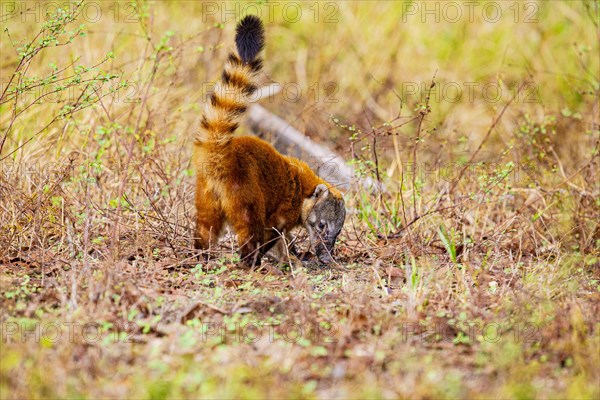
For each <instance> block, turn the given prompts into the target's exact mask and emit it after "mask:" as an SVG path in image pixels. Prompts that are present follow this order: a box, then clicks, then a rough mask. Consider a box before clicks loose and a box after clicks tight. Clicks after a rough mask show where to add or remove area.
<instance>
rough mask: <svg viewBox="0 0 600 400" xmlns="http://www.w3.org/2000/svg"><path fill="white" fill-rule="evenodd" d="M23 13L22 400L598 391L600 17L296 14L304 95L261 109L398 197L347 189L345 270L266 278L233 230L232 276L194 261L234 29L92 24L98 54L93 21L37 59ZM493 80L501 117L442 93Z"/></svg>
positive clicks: (279, 65) (168, 9) (16, 262)
mask: <svg viewBox="0 0 600 400" xmlns="http://www.w3.org/2000/svg"><path fill="white" fill-rule="evenodd" d="M7 4H8V3H2V6H3V7H4V8H3V12H4V13H5V14H4V16H7V18H4V17H3V29H4V26H6V28H7V29H8V33H6V32H5V33H3V36H2V44H1V45H0V49H1V50H2V55H1V68H0V70H1V71H2V81H3V87H2V91H3V94H2V99H1V101H0V111H1V112H2V115H1V116H0V122H1V126H2V129H1V130H0V132H1V136H0V143H2V149H1V150H0V163H1V164H0V167H1V168H2V169H1V172H2V174H0V219H1V220H2V226H1V228H0V266H1V270H0V271H1V273H0V279H1V280H0V287H1V288H2V296H1V297H0V304H1V306H2V307H1V310H2V311H1V312H0V319H1V322H2V341H1V343H0V345H1V346H2V349H1V357H2V358H1V364H0V380H1V381H0V397H1V398H3V399H4V398H67V397H69V398H72V397H77V398H107V397H110V398H199V397H208V398H232V397H236V398H239V397H241V398H264V397H271V398H282V397H285V398H290V397H293V398H296V397H302V398H304V397H306V398H465V397H470V398H590V399H591V398H598V397H599V396H600V390H599V384H600V359H599V354H600V321H599V319H598V315H600V306H599V304H600V301H599V300H600V284H599V280H600V252H599V250H598V249H599V247H600V228H599V222H598V221H600V204H599V200H598V199H599V198H600V184H599V178H600V177H599V173H598V170H599V165H598V164H599V152H598V149H599V138H600V132H599V130H598V126H599V125H598V124H599V120H598V106H599V103H598V93H599V85H600V83H599V82H600V72H599V71H598V68H599V65H598V58H597V54H598V52H599V49H598V40H597V39H598V38H599V37H600V35H599V33H598V25H597V21H598V19H597V18H595V17H594V13H595V15H597V13H598V9H597V5H596V4H595V3H589V4H587V6H586V4H585V3H574V2H552V3H551V5H549V4H548V3H535V4H537V5H538V11H537V13H536V17H537V19H538V22H530V23H526V22H523V21H522V20H521V21H520V22H518V23H515V22H514V18H513V15H512V14H506V13H508V12H509V9H508V7H509V6H510V4H504V5H503V7H504V8H503V10H504V12H505V17H504V18H502V19H500V20H499V21H498V22H497V23H485V21H483V20H482V18H481V17H477V18H476V19H475V20H474V21H472V22H469V21H468V20H466V19H461V20H460V21H459V22H456V23H448V22H444V21H442V22H441V23H439V24H434V23H421V22H420V17H421V15H420V14H419V15H417V16H411V15H408V14H407V9H406V8H405V7H406V4H405V3H404V5H403V3H399V2H398V3H395V2H379V3H377V4H375V3H373V2H339V3H331V4H334V5H336V7H337V8H335V9H336V10H337V14H336V16H337V18H338V23H326V22H325V21H324V19H325V18H324V16H323V15H324V13H325V12H326V11H330V10H328V9H325V8H321V13H322V14H321V16H320V17H319V18H318V21H316V22H315V21H314V18H312V16H311V14H309V13H310V12H311V11H310V9H309V8H308V6H309V5H308V4H305V5H304V8H303V10H304V18H303V19H302V20H301V21H300V22H297V23H290V22H289V21H286V20H285V19H284V18H282V17H281V14H276V15H274V21H273V22H272V23H269V24H267V34H268V44H267V49H266V54H265V55H266V68H265V69H266V71H267V72H266V73H265V75H264V76H263V77H262V79H264V81H265V82H270V81H277V82H281V83H283V84H285V83H294V86H293V87H295V88H299V89H300V90H301V94H302V95H301V96H300V97H299V98H298V101H286V98H285V97H284V96H283V95H282V94H280V95H278V96H275V97H274V98H273V99H265V100H263V101H262V103H263V104H264V105H265V106H266V107H268V108H269V109H271V110H273V111H274V112H276V113H278V114H280V115H284V116H286V118H287V119H288V120H289V121H290V122H291V123H293V124H294V125H296V126H298V127H299V128H301V129H303V130H304V131H306V132H307V134H309V135H310V136H312V137H313V138H315V139H316V140H320V141H323V142H326V143H331V144H332V146H334V144H333V143H335V147H336V149H337V150H338V151H339V152H340V153H341V154H344V156H345V157H347V159H348V160H349V161H350V160H352V161H351V162H352V163H353V165H354V166H355V168H356V169H357V171H358V172H359V174H360V175H361V176H368V177H371V178H373V179H375V180H379V181H381V182H382V183H383V184H384V185H385V187H386V188H387V191H386V192H383V193H373V192H370V191H368V190H366V189H365V188H362V187H358V186H354V187H353V188H352V189H350V190H349V191H347V192H346V193H345V196H346V199H347V204H348V208H349V216H348V218H347V223H346V226H345V228H344V230H343V233H342V235H341V237H340V240H339V243H338V246H337V261H338V264H337V265H336V266H334V267H332V268H325V267H321V266H318V265H315V264H308V265H307V266H306V268H304V269H296V270H290V269H289V267H287V266H274V265H272V264H271V263H269V262H267V261H265V262H264V265H265V268H264V269H261V270H257V271H247V270H241V269H238V268H237V265H236V262H237V255H236V252H235V246H234V244H233V242H234V241H233V238H232V237H231V236H230V235H229V236H227V237H225V238H224V239H223V240H222V241H221V243H220V248H219V249H216V251H217V253H218V257H217V260H215V261H211V262H209V263H204V264H197V261H196V258H195V253H194V252H193V251H192V249H191V241H192V240H191V239H192V228H193V222H192V221H193V218H194V210H193V202H192V198H193V190H194V189H193V183H194V180H193V171H190V155H191V143H190V138H191V137H192V135H193V131H194V130H195V129H196V128H195V127H196V126H197V124H198V122H199V115H200V110H201V109H202V107H201V103H202V100H203V97H204V94H205V93H206V88H207V83H208V82H210V81H212V79H213V78H215V77H216V76H218V73H219V72H220V68H221V65H222V60H223V59H224V56H225V53H226V51H227V49H228V46H229V44H230V43H231V39H232V25H233V21H227V23H225V24H222V25H219V24H218V25H215V23H221V22H224V21H222V20H221V14H217V15H214V16H212V17H210V18H208V20H207V21H205V22H202V18H201V15H202V11H203V8H202V7H204V6H203V5H202V4H201V3H196V2H175V3H166V2H165V3H159V2H149V3H144V2H141V3H93V4H100V5H101V10H102V11H103V14H102V15H103V17H102V18H101V19H100V20H99V21H97V22H93V23H90V22H89V21H87V22H88V23H87V26H86V27H84V28H83V30H84V31H85V32H86V33H87V35H86V36H83V37H81V36H79V35H78V32H76V31H75V30H76V27H77V26H79V22H81V21H83V20H84V18H83V17H82V16H81V15H80V16H79V17H78V19H76V21H74V22H73V23H70V24H68V25H66V30H67V31H73V34H70V33H69V32H65V33H63V34H58V35H57V39H58V41H59V43H65V44H64V45H60V46H55V44H56V43H54V42H52V41H49V42H47V44H49V46H48V47H45V48H43V49H40V50H39V51H34V50H35V49H36V48H37V47H36V46H35V45H34V46H33V47H31V48H29V49H27V48H22V47H21V46H22V45H23V44H25V43H27V42H28V41H31V40H32V39H33V37H34V35H32V33H31V32H37V31H38V30H40V29H41V25H42V23H41V21H35V20H34V18H33V17H31V18H30V19H26V20H25V23H21V22H20V20H21V18H23V17H22V16H21V15H20V14H15V13H13V12H12V11H11V12H9V11H10V10H12V9H10V8H7ZM35 4H36V3H33V2H31V3H26V5H27V6H31V7H34V10H35V7H36V5H35ZM87 4H88V7H89V4H90V3H87ZM131 4H133V5H131ZM327 4H329V3H327ZM430 4H435V3H430ZM440 4H443V3H440ZM217 5H220V6H222V7H224V5H223V4H220V3H217ZM17 6H19V5H18V4H17ZM322 6H323V7H324V6H325V4H323V5H322ZM84 7H85V4H84ZM111 7H112V8H111ZM403 7H404V8H403ZM586 7H587V8H586ZM594 7H596V8H594ZM115 10H119V14H118V15H117V14H115V12H116V11H115ZM88 11H89V12H90V14H88V15H93V14H92V13H91V12H92V9H91V8H88ZM204 11H206V9H205V10H204ZM131 12H133V14H132V15H133V16H134V17H135V18H134V21H133V22H131V23H129V22H127V19H126V16H127V15H129V13H131ZM403 12H404V14H403ZM205 15H206V13H205ZM403 15H406V18H407V20H406V22H402V23H399V21H401V20H402V18H403V17H402V16H403ZM51 21H54V25H50V26H47V27H46V30H45V31H43V32H42V33H43V34H42V35H40V36H39V37H38V38H37V39H36V40H34V41H33V43H34V44H35V43H37V44H38V45H39V43H41V42H40V41H39V40H40V38H44V37H45V38H52V37H53V35H56V32H58V33H60V29H59V30H57V31H56V32H55V33H52V31H51V29H52V26H55V27H56V26H58V27H62V25H61V19H60V18H57V17H55V18H53V19H51ZM374 21H377V22H376V23H375V22H374ZM71 36H73V40H72V42H71V43H66V41H68V38H69V37H71ZM573 41H575V43H573ZM11 42H12V44H11ZM44 46H45V45H44ZM18 48H21V49H20V50H19V51H17V50H16V49H18ZM32 49H33V50H32ZM19 52H20V53H21V56H19ZM109 52H112V54H110V55H109V56H108V57H107V56H106V55H107V53H109ZM22 60H24V61H22ZM51 63H54V64H55V65H56V72H54V73H53V72H52V70H53V67H52V65H51ZM80 65H81V66H87V67H93V66H96V65H97V67H96V68H95V69H94V68H91V69H89V70H88V69H85V67H83V68H81V69H79V68H78V66H80ZM63 69H64V70H63ZM14 71H21V74H13V72H14ZM52 75H55V76H56V78H55V80H52V79H50V80H49V79H48V78H47V77H49V76H52ZM11 77H14V79H13V80H12V81H11V84H10V85H7V82H8V81H9V80H10V79H11ZM432 80H433V81H434V82H435V85H434V86H433V87H431V82H432ZM56 82H62V83H61V84H62V85H65V87H64V88H62V89H60V90H59V92H60V93H59V94H52V93H51V92H52V90H56V88H57V86H56ZM469 82H470V83H476V84H477V85H478V86H477V87H478V88H482V87H483V86H484V85H486V84H488V85H489V84H494V85H496V86H497V87H501V88H503V90H502V96H500V97H499V98H498V99H494V100H493V101H492V100H491V99H490V98H489V97H487V98H486V97H485V96H484V95H483V94H482V92H480V91H479V89H476V90H475V92H474V93H473V97H472V98H470V96H468V93H467V92H463V96H462V97H461V98H460V99H456V101H454V100H452V101H450V100H449V97H448V96H451V95H450V94H449V92H444V90H445V89H448V88H449V87H450V86H449V85H453V84H456V85H458V86H459V87H461V88H462V89H463V90H467V89H466V88H467V87H468V86H466V85H465V83H469ZM331 83H333V86H331ZM414 85H417V87H418V88H419V90H418V93H416V94H413V95H410V91H411V90H413V88H414V87H415V86H414ZM288 87H289V88H292V86H288ZM4 88H7V91H6V92H4ZM111 88H112V89H114V90H111ZM519 88H520V90H519ZM42 89H43V90H42ZM117 89H118V90H117ZM290 90H291V89H290ZM311 90H312V92H311ZM315 93H317V94H318V96H316V95H315ZM407 93H408V94H407ZM515 94H518V96H516V97H515ZM38 96H41V97H40V98H39V99H38V98H37V97H38ZM529 96H531V97H529ZM526 99H533V101H531V102H529V101H526ZM288 100H289V98H288ZM331 100H334V101H331ZM400 100H402V101H400ZM401 104H402V107H400V105H401ZM65 106H67V107H65ZM399 110H400V111H399ZM4 138H5V139H6V140H5V141H4ZM415 166H416V167H415ZM299 241H300V245H301V246H306V245H307V243H306V239H305V238H304V237H303V235H302V234H301V233H300V239H299ZM58 334H60V336H58Z"/></svg>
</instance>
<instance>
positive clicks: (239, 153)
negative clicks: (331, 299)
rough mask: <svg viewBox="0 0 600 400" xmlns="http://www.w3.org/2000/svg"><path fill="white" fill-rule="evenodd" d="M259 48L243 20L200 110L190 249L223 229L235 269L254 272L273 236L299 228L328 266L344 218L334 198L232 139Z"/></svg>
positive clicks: (311, 176)
mask: <svg viewBox="0 0 600 400" xmlns="http://www.w3.org/2000/svg"><path fill="white" fill-rule="evenodd" d="M263 46H264V30H263V26H262V22H261V21H260V19H258V18H257V17H254V16H247V17H245V18H244V19H243V20H242V21H240V23H239V24H238V26H237V31H236V47H237V51H236V52H232V53H231V54H230V55H229V58H228V59H227V62H226V63H225V67H224V70H223V73H222V76H221V79H220V80H219V82H218V83H217V84H216V86H215V90H214V92H213V93H212V94H211V96H210V103H209V104H207V106H206V111H205V114H204V116H203V118H202V121H201V130H200V133H199V135H198V137H197V138H196V142H195V149H194V166H195V169H196V172H197V180H196V209H197V215H198V216H197V229H196V242H195V243H196V247H197V248H199V249H208V248H209V246H210V245H211V244H215V243H216V241H217V239H218V236H219V234H220V233H221V231H222V229H223V227H224V225H225V224H226V223H228V224H229V225H230V226H231V227H232V228H233V229H234V230H235V232H236V234H237V237H238V244H239V246H240V256H241V259H242V262H243V263H245V264H246V265H256V264H259V263H260V259H261V258H262V256H263V255H264V254H265V253H266V252H267V251H268V250H269V249H270V248H272V247H273V245H275V243H276V241H277V240H280V239H278V238H279V237H280V233H282V234H287V233H289V232H290V230H291V229H292V228H294V227H296V226H299V225H303V226H305V227H306V228H307V230H308V232H309V236H310V238H311V243H312V244H313V247H314V248H315V252H316V253H317V256H318V257H319V259H320V260H321V261H322V262H330V261H332V257H331V253H332V251H333V246H334V244H335V240H336V238H337V236H338V234H339V232H340V230H341V228H342V225H343V223H344V219H345V215H346V211H345V208H344V200H343V198H342V195H341V193H340V192H339V191H338V190H336V189H335V188H333V187H332V186H331V185H330V184H329V183H327V182H325V181H324V180H323V179H321V178H319V177H318V176H317V175H315V173H313V172H312V171H311V170H310V168H309V167H308V165H307V164H306V163H304V162H302V161H300V160H297V159H295V158H292V157H287V156H284V155H281V154H280V153H278V152H277V151H276V150H275V149H274V148H273V147H272V146H271V145H270V144H269V143H267V142H265V141H263V140H261V139H258V138H257V137H253V136H242V137H234V136H233V133H234V131H235V130H236V129H237V127H238V123H239V120H240V119H241V117H242V115H243V113H244V111H245V110H246V105H247V98H248V96H250V95H252V94H253V93H254V92H255V91H256V86H255V84H253V83H252V79H253V78H254V77H255V76H256V74H257V73H258V72H259V71H260V69H261V67H262V60H261V58H260V57H258V54H259V53H260V51H261V50H262V48H263ZM280 252H281V250H280Z"/></svg>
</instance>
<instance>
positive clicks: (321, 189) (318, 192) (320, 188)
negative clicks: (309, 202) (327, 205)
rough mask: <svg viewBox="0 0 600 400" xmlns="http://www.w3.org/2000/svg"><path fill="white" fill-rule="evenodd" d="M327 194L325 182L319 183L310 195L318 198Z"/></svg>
mask: <svg viewBox="0 0 600 400" xmlns="http://www.w3.org/2000/svg"><path fill="white" fill-rule="evenodd" d="M327 195H329V189H328V188H327V186H326V185H325V184H323V183H320V184H318V185H317V187H316V188H315V191H314V193H313V195H312V197H314V198H315V199H318V198H320V197H322V198H325V197H327Z"/></svg>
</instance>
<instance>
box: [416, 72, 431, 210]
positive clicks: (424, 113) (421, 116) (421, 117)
mask: <svg viewBox="0 0 600 400" xmlns="http://www.w3.org/2000/svg"><path fill="white" fill-rule="evenodd" d="M436 75H437V70H436V71H435V73H434V74H433V78H431V85H430V86H429V90H428V91H427V97H426V98H425V107H424V108H423V109H421V110H419V123H418V125H417V137H416V138H415V145H414V147H413V176H412V191H413V192H412V200H413V216H414V217H416V216H417V190H416V187H417V186H416V184H415V183H416V179H417V147H418V146H419V142H420V141H421V131H422V129H423V120H425V117H426V116H427V114H429V113H430V112H431V108H429V101H430V100H431V91H432V90H433V88H434V87H435V76H436Z"/></svg>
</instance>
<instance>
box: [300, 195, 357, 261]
mask: <svg viewBox="0 0 600 400" xmlns="http://www.w3.org/2000/svg"><path fill="white" fill-rule="evenodd" d="M336 192H337V191H336ZM302 219H303V221H304V226H305V228H306V230H307V231H308V235H309V237H310V242H311V244H312V246H313V248H314V250H315V253H316V254H317V257H318V258H319V261H321V262H322V263H325V264H328V263H331V262H332V261H333V247H334V246H335V240H336V239H337V237H338V235H339V234H340V231H341V230H342V227H343V226H344V220H345V219H346V208H345V204H344V199H343V197H342V196H341V194H339V192H337V193H334V192H333V191H332V190H330V189H329V188H327V186H326V185H324V184H320V185H317V187H316V188H315V191H314V193H313V194H312V196H311V197H310V198H308V199H306V200H305V201H304V205H303V207H302Z"/></svg>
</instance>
